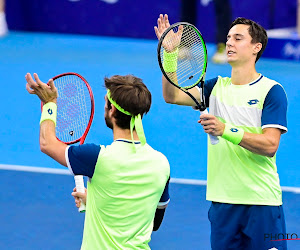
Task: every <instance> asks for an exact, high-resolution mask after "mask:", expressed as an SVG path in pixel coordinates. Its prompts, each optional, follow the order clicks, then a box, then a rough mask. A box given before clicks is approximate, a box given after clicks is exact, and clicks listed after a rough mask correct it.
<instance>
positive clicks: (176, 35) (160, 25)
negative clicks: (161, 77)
mask: <svg viewBox="0 0 300 250" xmlns="http://www.w3.org/2000/svg"><path fill="white" fill-rule="evenodd" d="M169 27H170V22H169V18H168V15H167V14H165V15H163V14H160V15H159V18H158V19H157V26H154V31H155V34H156V37H157V39H158V40H159V39H160V38H161V36H162V34H163V33H164V32H165V31H166V29H167V28H169ZM182 32H183V26H179V29H178V31H177V32H173V31H170V32H168V35H167V36H166V37H165V38H164V40H163V44H162V46H163V47H164V49H165V50H166V51H167V52H172V51H174V50H175V49H176V48H177V47H178V46H179V44H180V41H181V36H182Z"/></svg>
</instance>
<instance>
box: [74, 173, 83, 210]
mask: <svg viewBox="0 0 300 250" xmlns="http://www.w3.org/2000/svg"><path fill="white" fill-rule="evenodd" d="M74 180H75V185H76V191H77V192H80V193H85V189H84V181H83V176H82V175H75V176H74ZM80 200H81V199H80ZM78 212H80V213H84V212H85V204H83V202H82V200H81V205H80V207H79V208H78Z"/></svg>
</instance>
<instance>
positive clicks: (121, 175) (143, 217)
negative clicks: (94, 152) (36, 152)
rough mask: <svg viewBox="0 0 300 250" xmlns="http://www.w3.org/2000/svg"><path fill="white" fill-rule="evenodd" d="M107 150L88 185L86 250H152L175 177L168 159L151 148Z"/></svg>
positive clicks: (117, 146)
mask: <svg viewBox="0 0 300 250" xmlns="http://www.w3.org/2000/svg"><path fill="white" fill-rule="evenodd" d="M135 146H136V150H137V151H136V152H135V151H134V150H133V147H134V146H133V144H132V143H130V142H124V141H114V142H113V143H112V144H111V145H110V146H107V147H104V146H101V150H100V153H99V157H98V160H97V163H96V168H95V172H94V175H93V178H92V179H91V180H90V182H89V183H88V195H87V208H86V218H85V225H84V234H83V242H82V249H84V250H86V249H88V250H95V249H97V250H98V249H103V250H109V249H122V250H125V249H150V248H149V245H148V242H149V241H150V238H151V233H152V230H153V219H154V216H155V211H156V208H157V205H158V203H159V200H160V197H161V195H162V193H163V191H164V188H165V185H166V183H167V180H168V178H169V176H170V166H169V162H168V160H167V158H166V157H165V156H164V155H163V154H162V153H160V152H158V151H156V150H154V149H153V148H151V147H150V146H149V145H148V144H146V145H144V146H141V145H140V144H136V145H135Z"/></svg>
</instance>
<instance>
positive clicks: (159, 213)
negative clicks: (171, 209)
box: [153, 177, 170, 231]
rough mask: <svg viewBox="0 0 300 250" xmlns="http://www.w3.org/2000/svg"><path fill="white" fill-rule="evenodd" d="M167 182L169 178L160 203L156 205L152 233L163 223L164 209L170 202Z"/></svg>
mask: <svg viewBox="0 0 300 250" xmlns="http://www.w3.org/2000/svg"><path fill="white" fill-rule="evenodd" d="M169 182H170V177H169V179H168V181H167V183H166V186H165V189H164V192H163V194H162V195H161V198H160V201H159V203H158V205H157V208H156V212H155V217H154V223H153V231H157V230H158V229H159V227H160V225H161V223H162V221H163V218H164V215H165V211H166V208H167V206H168V204H169V202H170V195H169Z"/></svg>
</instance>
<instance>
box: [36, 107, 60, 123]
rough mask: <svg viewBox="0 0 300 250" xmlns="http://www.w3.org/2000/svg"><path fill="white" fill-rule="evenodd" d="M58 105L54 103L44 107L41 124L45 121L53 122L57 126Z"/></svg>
mask: <svg viewBox="0 0 300 250" xmlns="http://www.w3.org/2000/svg"><path fill="white" fill-rule="evenodd" d="M56 115H57V105H56V103H54V102H47V103H46V104H44V106H43V111H42V115H41V120H40V124H41V123H42V122H43V121H45V120H51V121H53V122H54V124H55V126H56Z"/></svg>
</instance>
